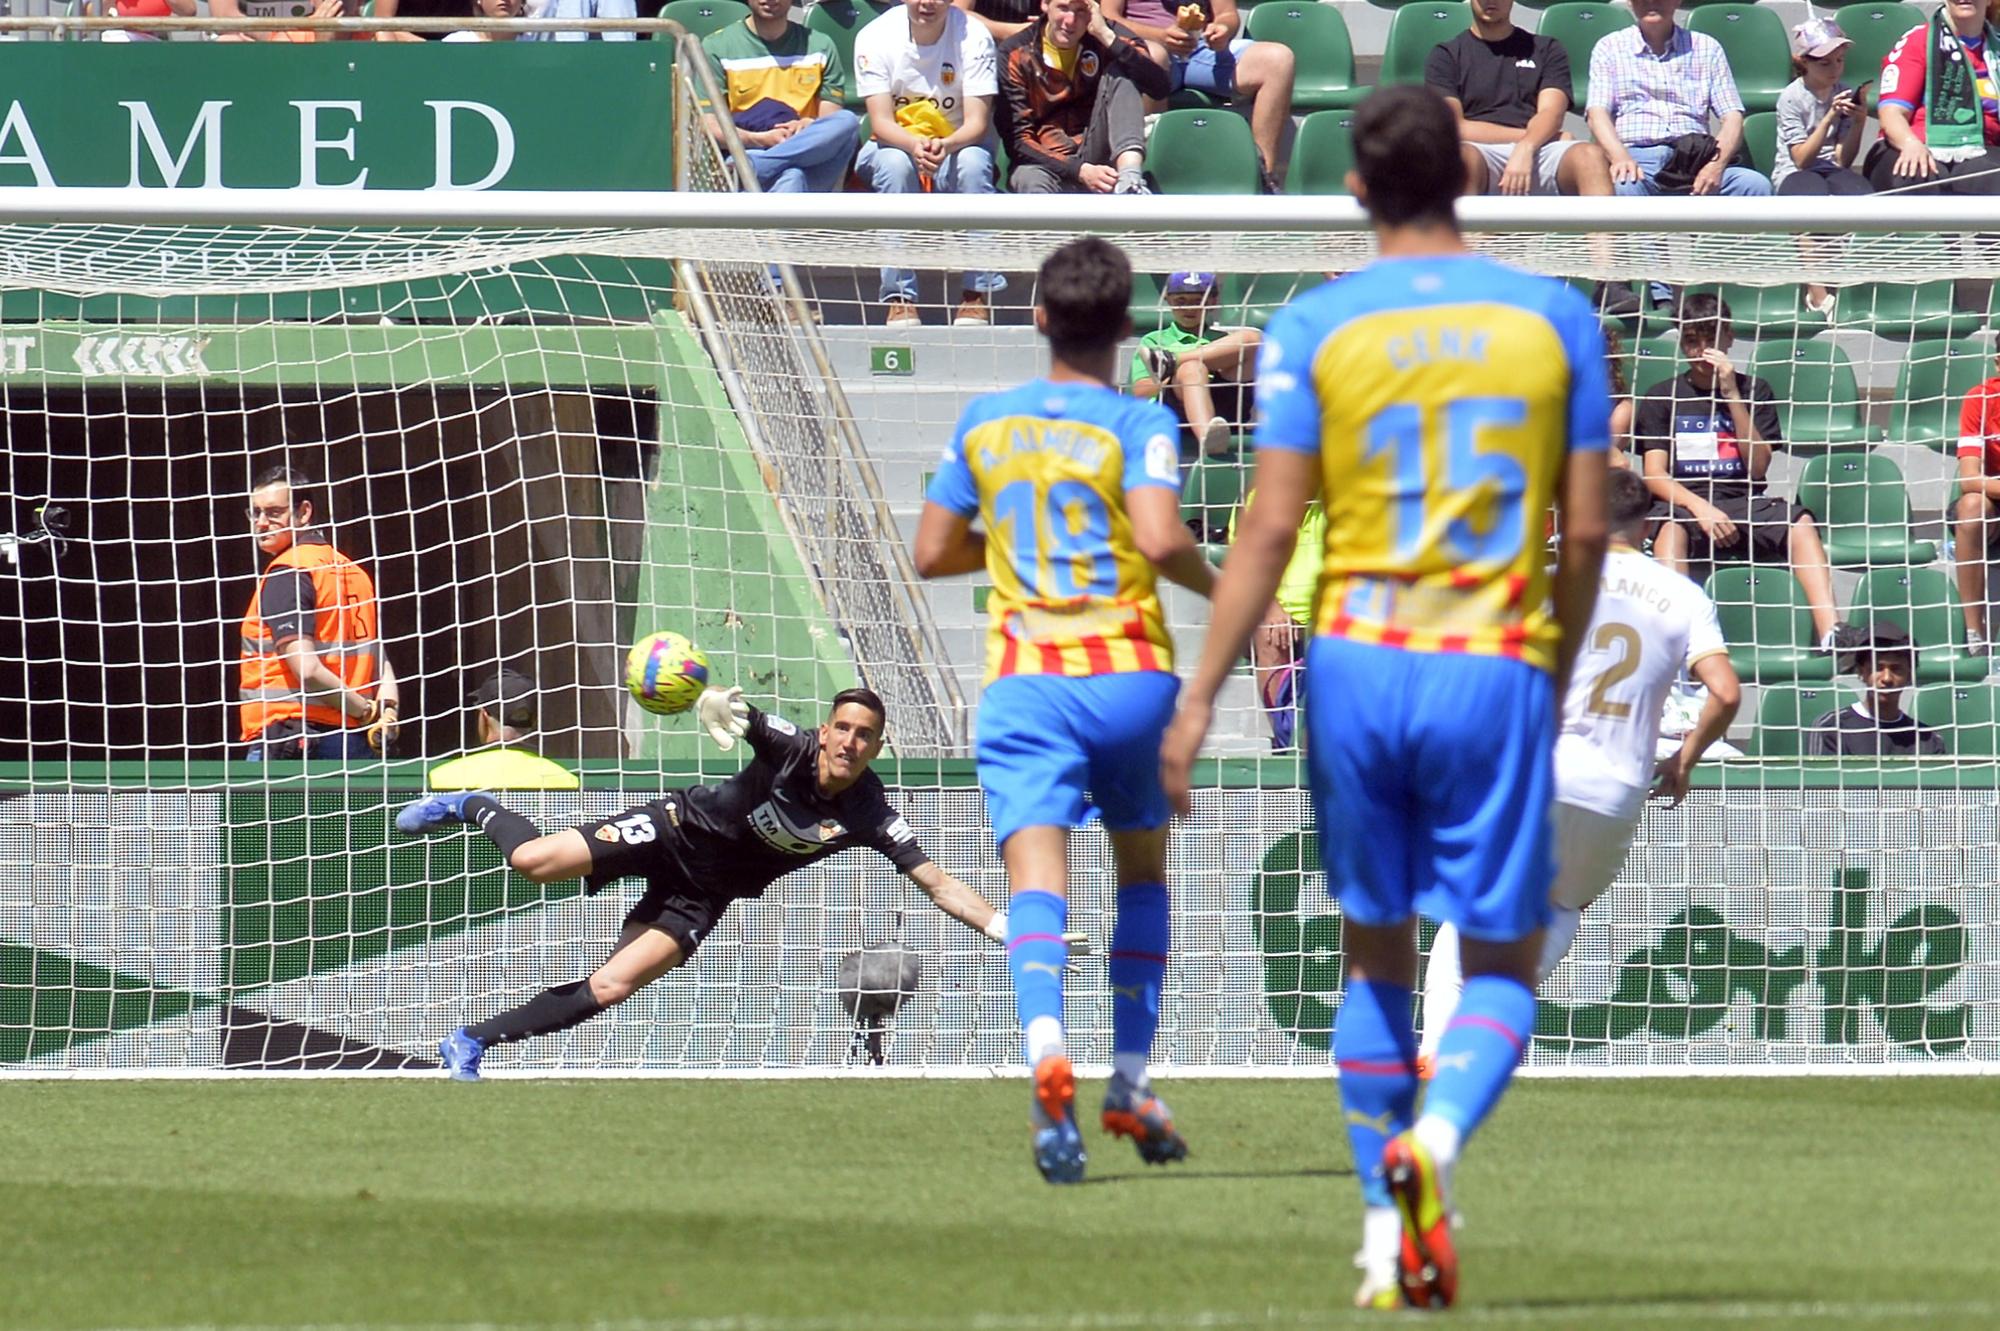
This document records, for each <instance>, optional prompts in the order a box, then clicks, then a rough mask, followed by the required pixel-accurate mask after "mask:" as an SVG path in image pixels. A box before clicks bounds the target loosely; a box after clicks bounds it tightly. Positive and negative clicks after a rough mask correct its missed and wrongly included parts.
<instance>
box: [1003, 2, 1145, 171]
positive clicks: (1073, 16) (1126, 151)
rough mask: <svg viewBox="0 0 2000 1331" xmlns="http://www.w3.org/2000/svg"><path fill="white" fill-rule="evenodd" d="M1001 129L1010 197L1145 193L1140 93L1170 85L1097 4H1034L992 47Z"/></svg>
mask: <svg viewBox="0 0 2000 1331" xmlns="http://www.w3.org/2000/svg"><path fill="white" fill-rule="evenodd" d="M999 57H1000V107H999V110H1000V133H1001V135H1002V137H1003V138H1004V139H1005V140H1006V144H1007V152H1008V155H1009V156H1010V157H1011V158H1012V159H1013V163H1014V172H1013V175H1012V176H1011V177H1010V179H1009V186H1010V187H1011V188H1012V189H1013V191H1014V192H1015V193H1016V194H1082V193H1093V194H1148V193H1151V191H1150V190H1148V189H1147V188H1146V180H1145V174H1144V171H1145V164H1146V108H1145V101H1144V98H1143V97H1141V95H1140V94H1142V93H1143V94H1144V95H1145V97H1158V98H1162V99H1164V98H1165V97H1167V96H1168V95H1169V94H1170V93H1171V92H1172V91H1173V88H1172V84H1171V81H1170V80H1169V78H1168V75H1167V71H1166V70H1164V69H1162V68H1161V67H1160V66H1159V65H1157V64H1155V63H1153V58H1152V56H1151V55H1150V54H1149V53H1148V52H1147V49H1146V44H1145V43H1144V42H1142V41H1140V40H1139V38H1138V37H1136V36H1134V35H1133V33H1132V32H1131V30H1130V29H1128V28H1124V27H1120V26H1119V25H1118V24H1115V23H1112V22H1110V21H1109V20H1107V19H1106V18H1105V17H1104V14H1103V12H1102V11H1101V10H1099V9H1098V7H1097V0H1042V16H1041V17H1040V18H1038V19H1036V20H1035V21H1034V22H1032V23H1030V24H1029V25H1028V26H1027V27H1025V28H1023V29H1021V30H1020V31H1019V32H1017V33H1015V34H1014V35H1013V36H1012V37H1009V38H1008V39H1007V40H1006V41H1004V42H1002V43H1001V44H1000V50H999Z"/></svg>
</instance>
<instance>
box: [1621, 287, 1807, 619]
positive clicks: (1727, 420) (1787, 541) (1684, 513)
mask: <svg viewBox="0 0 2000 1331" xmlns="http://www.w3.org/2000/svg"><path fill="white" fill-rule="evenodd" d="M1680 334H1681V353H1682V354H1683V355H1685V356H1686V357H1687V359H1688V368H1687V369H1686V370H1684V371H1683V372H1681V373H1680V374H1678V375H1676V376H1674V377H1673V378H1672V379H1669V380H1668V381H1667V382H1666V383H1664V384H1660V385H1658V386H1656V387H1654V388H1652V389H1650V390H1649V391H1648V392H1647V393H1646V394H1645V395H1644V396H1642V397H1641V398H1640V399H1639V402H1638V406H1637V409H1636V410H1635V411H1634V413H1633V426H1632V434H1633V439H1634V442H1635V443H1636V445H1637V447H1638V448H1639V450H1640V451H1641V453H1642V454H1643V455H1644V458H1645V477H1646V485H1647V486H1648V488H1650V489H1651V490H1652V492H1653V495H1654V497H1655V498H1657V499H1659V500H1662V501H1664V503H1665V504H1667V505H1668V506H1669V507H1668V510H1667V511H1666V512H1665V513H1664V514H1662V515H1661V516H1662V517H1663V518H1664V519H1665V520H1664V521H1663V522H1661V524H1660V528H1659V531H1658V532H1657V533H1655V535H1654V537H1653V556H1654V558H1656V559H1658V560H1659V561H1660V562H1661V563H1663V564H1665V565H1667V566H1668V567H1669V568H1672V569H1673V570H1674V571H1675V572H1677V573H1682V574H1685V573H1686V572H1687V571H1688V564H1689V563H1690V562H1698V563H1710V562H1720V561H1723V560H1751V561H1755V562H1766V561H1775V560H1781V559H1787V558H1789V560H1790V562H1791V567H1792V576H1793V577H1795V578H1797V579H1798V580H1799V586H1800V587H1801V588H1802V589H1804V591H1805V595H1806V605H1807V606H1808V607H1809V608H1810V609H1811V611H1812V620H1813V632H1814V633H1815V634H1817V635H1819V638H1820V645H1821V647H1822V648H1824V649H1825V650H1828V651H1831V650H1833V648H1834V646H1835V645H1836V643H1837V642H1838V640H1839V634H1838V630H1837V629H1836V627H1835V626H1836V624H1837V623H1838V622H1839V615H1838V613H1837V612H1836V611H1835V610H1834V605H1833V570H1832V569H1831V567H1829V566H1828V564H1827V562H1826V546H1825V545H1824V544H1822V543H1821V541H1820V536H1819V529H1818V527H1817V526H1816V525H1814V523H1813V519H1812V514H1811V513H1809V512H1807V511H1806V510H1805V509H1804V508H1802V507H1800V506H1799V505H1797V504H1793V503H1788V502H1787V501H1785V500H1783V499H1779V498H1777V497H1776V496H1773V495H1767V494H1765V493H1764V473H1765V472H1766V471H1767V470H1768V469H1769V468H1770V465H1771V450H1772V448H1773V447H1774V446H1775V445H1777V444H1780V443H1782V442H1784V440H1783V436H1782V434H1781V433H1780V429H1779V424H1778V409H1777V407H1776V406H1775V405H1773V401H1772V394H1771V385H1770V384H1768V383H1766V382H1765V381H1764V380H1762V379H1760V378H1757V377H1756V376H1755V375H1741V374H1738V373H1737V372H1736V366H1735V364H1734V363H1733V362H1732V361H1731V360H1730V359H1729V349H1730V347H1731V346H1732V345H1733V344H1734V343H1735V340H1736V334H1735V330H1734V329H1733V328H1732V326H1731V324H1730V319H1729V306H1728V305H1727V304H1726V303H1725V302H1723V301H1722V300H1721V299H1719V298H1718V297H1715V296H1711V295H1708V294H1706V293H1697V294H1695V295H1692V296H1689V297H1688V298H1687V299H1686V300H1685V301H1683V302H1682V304H1681V313H1680Z"/></svg>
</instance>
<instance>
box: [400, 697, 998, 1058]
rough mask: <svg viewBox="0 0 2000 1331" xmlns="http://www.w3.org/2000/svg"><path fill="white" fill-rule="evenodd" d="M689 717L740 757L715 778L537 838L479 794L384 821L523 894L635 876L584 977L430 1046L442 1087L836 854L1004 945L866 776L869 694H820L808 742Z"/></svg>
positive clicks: (746, 718)
mask: <svg viewBox="0 0 2000 1331" xmlns="http://www.w3.org/2000/svg"><path fill="white" fill-rule="evenodd" d="M695 709H696V715H697V716H698V717H699V718H700V720H701V722H702V724H703V725H705V726H706V727H707V728H708V732H709V734H710V735H712V736H713V737H714V738H715V742H716V743H717V744H719V745H720V746H722V747H723V748H724V749H729V748H733V747H734V746H735V744H736V740H737V738H738V737H739V736H740V737H743V738H745V739H747V740H748V741H749V742H750V747H751V749H752V750H754V751H755V753H756V757H755V758H754V759H753V760H752V761H751V762H750V763H749V765H748V766H746V767H744V769H743V770H742V771H740V772H738V773H737V774H736V775H734V776H732V777H730V778H729V779H728V780H726V781H719V782H716V783H715V784H713V785H706V786H696V787H694V788H693V789H690V790H683V791H676V792H673V793H671V794H667V795H663V796H662V797H661V798H659V799H657V800H653V801H651V802H649V803H646V804H641V805H638V806H636V807H634V808H631V809H627V810H626V811H625V812H623V813H620V814H615V815H613V816H612V817H610V818H605V819H601V820H600V821H598V822H594V823H585V824H584V825H583V826H581V827H572V828H567V829H565V830H563V831H560V832H554V833H550V834H549V835H547V836H544V835H542V834H541V832H540V830H539V829H537V828H536V827H535V825H534V824H533V823H531V822H529V821H528V820H527V819H526V818H524V817H522V816H521V815H520V814H518V813H513V812H511V811H509V810H508V809H506V808H504V807H502V806H501V804H500V801H499V800H497V799H495V798H494V797H493V796H491V795H489V794H486V793H484V792H481V791H470V792H461V793H453V794H435V795H429V796H426V797H425V798H423V799H419V800H415V801H412V802H411V803H410V804H408V805H406V806H404V808H403V810H402V812H400V813H399V814H397V815H396V826H397V827H398V828H400V829H401V830H402V831H404V832H409V833H412V834H415V833H422V832H428V831H430V830H432V829H434V828H439V827H446V826H449V825H450V824H453V823H471V824H473V825H474V826H476V827H477V828H478V829H479V830H480V831H481V832H483V833H485V834H486V836H487V837H488V838H489V839H490V840H491V841H492V842H493V844H494V845H496V846H498V847H500V851H501V853H502V854H503V855H505V856H506V857H507V862H508V864H510V865H512V866H513V867H514V868H515V869H516V870H518V871H519V872H520V873H522V874H523V875H525V876H526V877H527V878H529V879H530V880H532V881H534V882H537V883H554V882H561V881H563V880H566V879H570V878H582V879H583V880H584V883H585V891H586V892H591V893H594V892H597V891H598V890H600V889H601V888H602V887H603V886H604V885H605V884H606V883H609V882H611V881H613V880H614V879H619V878H626V877H642V878H644V879H646V891H645V894H644V895H643V896H641V897H640V898H639V902H638V904H637V905H635V906H634V907H633V908H632V909H631V910H630V911H629V912H628V913H627V914H626V916H625V924H624V927H623V928H622V929H620V930H619V933H618V942H617V945H616V946H614V947H613V948H612V949H611V955H610V956H609V957H608V958H606V960H605V962H604V964H603V965H601V966H599V967H598V968H597V969H596V970H595V971H593V972H592V973H591V974H590V976H589V978H588V979H583V980H575V981H572V982H570V983H568V984H559V985H556V986H555V987H554V988H551V989H545V990H543V991H542V992H541V993H539V994H537V995H536V996H535V997H533V998H531V999H529V1000H528V1001H527V1002H525V1003H523V1004H521V1005H520V1006H519V1007H515V1008H510V1009H508V1010H507V1011H505V1012H502V1013H501V1014H500V1015H499V1016H497V1017H492V1018H489V1019H488V1020H486V1021H482V1022H479V1023H478V1024H476V1025H473V1026H465V1027H460V1028H459V1029H457V1030H455V1031H453V1032H452V1033H451V1034H450V1035H448V1036H446V1037H445V1039H444V1041H443V1042H442V1043H441V1044H439V1046H438V1056H439V1058H441V1059H442V1060H443V1061H444V1065H445V1069H446V1070H447V1071H448V1072H450V1073H451V1075H452V1076H453V1077H456V1078H458V1079H460V1080H462V1081H477V1080H478V1078H479V1060H480V1058H481V1057H482V1056H483V1055H484V1054H485V1052H486V1051H487V1050H488V1049H490V1048H492V1047H493V1046H494V1045H496V1044H506V1043H509V1042H511V1041H514V1040H525V1039H528V1038H529V1037H530V1036H535V1035H551V1034H553V1033H555V1032H556V1031H563V1030H568V1029H569V1028H570V1027H572V1026H575V1025H577V1024H578V1023H580V1022H584V1021H588V1020H590V1018H592V1017H594V1016H596V1015H597V1014H598V1013H600V1012H602V1011H604V1010H605V1009H606V1008H609V1007H614V1006H616V1005H617V1004H619V1003H622V1002H624V1001H625V1000H626V999H628V998H630V997H631V996H632V995H633V994H636V993H638V992H639V991H640V990H641V989H644V988H645V987H646V986H647V985H649V984H651V983H652V982H653V981H655V980H657V979H659V978H660V977H661V976H662V975H665V974H666V973H667V972H668V971H670V970H673V969H674V968H675V967H677V966H680V965H682V964H684V963H685V962H686V961H687V959H688V958H689V957H691V956H693V955H694V950H695V948H697V947H698V946H700V945H701V941H702V939H704V938H706V937H707V936H708V934H709V932H710V931H711V930H712V929H713V928H714V927H715V922H716V921H717V920H719V919H720V918H721V917H722V913H723V912H724V911H726V910H728V909H729V905H730V903H731V902H733V901H737V900H740V899H743V898H746V897H759V896H762V895H763V894H764V889H765V888H767V887H769V886H770V885H771V884H772V883H774V882H776V881H777V880H778V879H780V878H782V877H784V876H785V875H786V874H788V873H790V872H791V871H792V870H794V869H802V868H804V867H805V866H806V865H808V864H814V863H817V862H818V861H820V860H823V859H825V858H826V857H827V856H829V855H832V854H834V853H835V852H836V851H841V850H845V849H847V848H848V847H849V846H867V847H869V848H871V849H873V850H876V851H879V852H881V853H882V854H883V855H885V856H887V857H888V858H889V859H890V860H891V861H892V862H894V864H895V865H896V867H897V868H899V869H901V870H902V871H903V872H904V873H905V874H907V875H908V876H909V878H910V880H911V881H912V882H914V883H915V884H916V885H917V886H918V887H921V888H922V889H923V890H924V891H925V893H927V894H928V895H929V896H930V898H931V900H932V901H934V902H936V903H937V905H938V907H939V909H941V910H943V911H944V912H945V913H946V914H948V915H950V916H951V917H952V918H954V919H957V920H960V921H963V922H964V923H965V924H967V925H969V926H970V927H972V928H974V929H977V930H979V931H980V932H981V933H984V934H985V935H987V936H988V937H989V938H992V939H993V940H995V941H996V942H1004V941H1005V940H1006V937H1007V918H1006V915H1005V913H1004V912H1001V911H997V910H995V909H994V908H993V906H992V905H991V904H990V903H988V902H987V900H986V899H985V898H984V897H982V896H980V895H979V894H978V893H977V892H975V891H974V890H973V889H972V888H970V887H968V886H966V885H965V884H964V883H962V882H960V881H959V880H958V879H957V878H954V877H953V876H952V875H950V874H948V873H946V872H945V871H944V870H943V869H941V868H939V867H938V866H937V865H936V864H935V863H933V862H932V861H931V858H930V857H929V856H928V855H926V854H924V851H923V848H922V847H921V846H919V845H918V844H917V840H916V837H915V836H914V835H913V834H912V833H911V831H910V827H909V824H908V823H906V822H904V821H903V818H902V816H901V815H900V814H898V813H897V812H896V811H895V810H894V809H892V808H891V807H889V801H888V799H887V798H886V797H885V796H884V795H883V791H882V779H881V778H880V777H878V776H876V775H875V774H874V773H872V772H870V771H869V770H868V768H869V764H871V763H873V762H874V761H875V757H876V755H877V754H879V753H881V751H882V738H883V723H884V721H885V719H886V717H887V713H886V712H885V711H884V709H883V706H882V700H881V699H880V698H878V697H877V696H876V695H875V694H874V693H873V692H871V691H869V690H868V689H847V690H845V691H843V692H841V693H838V694H836V695H834V699H833V705H832V707H831V708H829V709H828V711H827V717H826V720H825V722H823V723H822V724H821V725H820V727H819V729H818V730H817V731H803V730H800V729H799V728H798V727H797V726H794V725H793V724H792V723H791V722H789V721H787V720H785V719H784V718H783V717H779V716H772V715H769V714H768V713H765V712H760V711H758V710H757V709H756V708H753V707H751V706H750V705H749V704H747V703H745V702H744V701H743V690H741V689H717V688H711V689H708V690H706V691H704V692H703V694H702V695H701V699H700V701H699V702H697V703H696V704H695Z"/></svg>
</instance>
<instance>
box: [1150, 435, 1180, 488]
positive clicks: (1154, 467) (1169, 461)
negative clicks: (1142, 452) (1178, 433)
mask: <svg viewBox="0 0 2000 1331" xmlns="http://www.w3.org/2000/svg"><path fill="white" fill-rule="evenodd" d="M1146 475H1148V476H1150V477H1151V478H1152V479H1154V480H1156V481H1163V482H1178V481H1179V480H1180V478H1181V455H1180V449H1179V448H1178V447H1177V446H1176V445H1175V444H1174V441H1173V440H1171V439H1169V438H1167V436H1165V435H1163V434H1156V435H1154V436H1153V437H1152V438H1151V439H1148V440H1147V441H1146Z"/></svg>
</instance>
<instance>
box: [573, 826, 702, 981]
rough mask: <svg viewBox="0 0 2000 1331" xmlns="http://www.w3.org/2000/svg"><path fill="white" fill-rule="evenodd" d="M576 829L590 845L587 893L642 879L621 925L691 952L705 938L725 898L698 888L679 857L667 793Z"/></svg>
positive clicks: (677, 833)
mask: <svg viewBox="0 0 2000 1331" xmlns="http://www.w3.org/2000/svg"><path fill="white" fill-rule="evenodd" d="M577 831H579V832H581V833H583V839H584V840H585V841H586V842H587V843H589V845H590V874H589V876H588V877H587V878H585V879H584V882H585V884H586V885H587V887H588V889H589V890H590V891H591V892H596V891H598V890H599V889H600V888H602V887H603V886H604V885H605V884H606V883H610V882H615V881H616V880H618V879H620V878H644V879H645V880H646V891H645V894H644V895H643V896H641V897H640V898H639V901H638V904H636V905H635V906H633V907H632V909H631V910H629V911H627V912H626V914H625V923H626V925H627V926H630V925H634V924H643V925H645V926H647V927H648V928H652V929H659V930H661V931H662V932H664V933H666V934H668V935H669V936H671V937H672V938H673V940H674V941H675V942H677V943H679V944H680V945H681V952H682V954H683V955H684V956H687V955H692V954H693V953H694V950H695V948H696V947H698V946H700V945H701V941H702V940H703V939H704V938H707V937H708V935H709V931H710V930H711V929H713V928H714V927H715V922H716V921H717V920H719V919H721V918H722V912H723V911H725V910H728V909H729V898H728V897H727V896H718V895H717V894H715V893H712V892H707V891H704V890H702V888H701V886H700V885H699V884H697V883H696V882H695V881H694V880H693V879H692V878H690V877H689V876H688V872H687V870H686V869H685V868H684V867H683V865H682V862H681V858H680V847H681V831H680V803H679V801H678V800H676V799H675V798H674V797H673V796H671V795H669V796H667V797H665V798H663V799H657V800H652V801H649V802H648V803H645V804H640V805H636V806H634V807H633V808H630V809H627V810H625V811H624V812H623V813H615V814H613V815H611V816H610V817H609V818H600V819H598V820H597V821H596V822H594V823H583V824H581V825H580V826H578V828H577Z"/></svg>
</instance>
